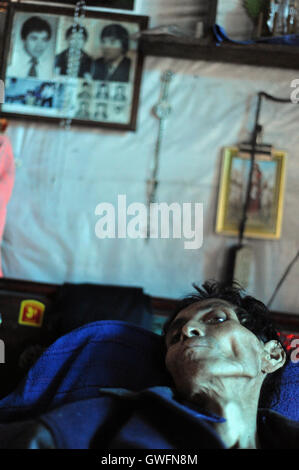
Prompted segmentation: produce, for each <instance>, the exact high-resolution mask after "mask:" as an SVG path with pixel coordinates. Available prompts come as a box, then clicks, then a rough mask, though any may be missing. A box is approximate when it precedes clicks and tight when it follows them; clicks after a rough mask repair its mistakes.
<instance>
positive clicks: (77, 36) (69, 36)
mask: <svg viewBox="0 0 299 470" xmlns="http://www.w3.org/2000/svg"><path fill="white" fill-rule="evenodd" d="M65 39H66V41H67V42H68V47H71V44H72V42H73V43H74V44H76V47H78V49H82V48H83V47H84V45H85V43H86V41H87V39H88V33H87V30H86V28H84V26H81V25H79V24H77V25H75V26H70V27H69V28H68V29H67V30H66V32H65Z"/></svg>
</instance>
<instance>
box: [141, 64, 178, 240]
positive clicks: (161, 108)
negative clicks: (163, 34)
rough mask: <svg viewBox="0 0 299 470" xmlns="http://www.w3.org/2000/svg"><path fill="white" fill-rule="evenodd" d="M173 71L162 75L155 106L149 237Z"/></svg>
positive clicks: (149, 198)
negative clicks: (155, 124)
mask: <svg viewBox="0 0 299 470" xmlns="http://www.w3.org/2000/svg"><path fill="white" fill-rule="evenodd" d="M173 75H174V74H173V72H172V71H171V70H167V71H166V72H165V73H163V75H162V79H161V81H162V87H161V98H160V100H159V101H158V103H157V104H156V105H155V106H154V109H153V111H154V115H155V116H156V117H157V118H158V119H159V129H158V137H157V141H156V146H155V154H154V166H153V170H152V174H151V178H150V179H148V180H147V205H148V223H147V239H148V238H149V236H150V205H151V204H152V203H154V202H155V199H156V191H157V187H158V180H157V176H158V170H159V163H160V154H161V148H162V142H163V138H164V131H165V120H166V119H167V117H168V116H169V115H170V113H171V106H170V104H169V103H168V92H169V85H170V81H171V79H172V77H173Z"/></svg>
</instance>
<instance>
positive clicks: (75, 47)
mask: <svg viewBox="0 0 299 470" xmlns="http://www.w3.org/2000/svg"><path fill="white" fill-rule="evenodd" d="M85 8H86V1H85V0H79V1H78V2H77V3H76V6H75V11H74V18H73V20H74V21H73V25H72V32H71V41H70V49H69V54H68V62H67V73H66V75H67V77H70V78H76V77H78V76H79V70H80V60H81V49H80V44H81V40H82V38H83V27H82V25H81V21H82V20H83V19H84V18H85ZM71 103H72V90H71V87H69V88H68V86H66V93H65V97H64V102H63V106H62V110H63V111H65V113H63V114H65V115H66V118H65V119H62V120H61V122H60V125H61V126H62V127H63V128H64V129H70V127H71V124H72V118H73V113H72V108H71Z"/></svg>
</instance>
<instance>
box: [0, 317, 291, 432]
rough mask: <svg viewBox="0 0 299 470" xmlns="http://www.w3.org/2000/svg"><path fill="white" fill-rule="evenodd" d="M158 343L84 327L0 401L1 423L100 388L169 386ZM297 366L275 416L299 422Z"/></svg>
mask: <svg viewBox="0 0 299 470" xmlns="http://www.w3.org/2000/svg"><path fill="white" fill-rule="evenodd" d="M163 353H164V350H163V341H162V338H161V337H160V336H158V335H156V334H154V333H151V332H150V331H148V330H145V329H143V328H140V327H137V326H134V325H131V324H128V323H126V322H122V321H98V322H94V323H89V324H87V325H84V326H83V327H81V328H78V329H76V330H74V331H72V332H71V333H69V334H67V335H65V336H63V337H61V338H59V339H58V340H57V341H56V342H55V343H53V344H52V345H51V346H50V347H49V348H48V349H47V350H46V351H45V353H44V354H43V355H42V356H41V357H40V359H39V360H38V361H37V363H36V364H35V365H34V366H33V367H32V369H31V370H30V371H29V373H28V375H27V376H26V378H25V379H24V380H23V381H22V382H21V384H20V385H19V386H18V388H17V389H16V390H15V391H14V392H13V393H11V394H10V395H8V396H7V397H5V398H3V399H2V400H0V422H1V423H8V422H12V421H20V420H24V419H34V418H35V417H38V416H40V415H42V414H44V413H46V412H49V411H51V410H53V409H54V408H57V407H60V406H62V405H66V404H71V403H75V402H78V401H80V400H88V399H93V398H98V397H99V388H103V387H105V388H106V387H107V388H124V389H129V390H133V391H139V390H144V389H146V388H150V387H155V386H169V385H170V384H171V380H170V377H169V376H168V374H167V373H166V371H165V367H164V359H163ZM298 371H299V365H298V364H292V363H291V364H290V365H289V366H288V367H287V368H286V369H285V372H284V377H283V389H282V398H281V401H280V403H279V404H278V405H276V406H275V407H273V409H274V410H275V411H278V412H280V413H282V414H284V415H285V416H286V417H288V418H290V419H293V420H297V421H299V406H298V403H299V374H298Z"/></svg>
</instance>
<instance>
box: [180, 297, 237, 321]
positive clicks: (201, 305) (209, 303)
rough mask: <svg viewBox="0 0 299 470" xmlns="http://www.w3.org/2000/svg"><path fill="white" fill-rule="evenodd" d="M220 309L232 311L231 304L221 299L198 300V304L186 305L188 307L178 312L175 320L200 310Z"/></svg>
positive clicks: (232, 306)
mask: <svg viewBox="0 0 299 470" xmlns="http://www.w3.org/2000/svg"><path fill="white" fill-rule="evenodd" d="M209 307H210V308H217V307H219V308H221V307H226V308H230V309H234V305H233V304H231V303H230V302H228V301H226V300H222V299H206V300H200V301H198V302H194V303H193V304H191V305H188V307H185V308H184V309H183V310H180V312H178V314H177V316H176V318H177V317H178V316H183V315H186V314H192V313H193V312H194V313H195V312H198V311H200V310H205V309H207V308H209Z"/></svg>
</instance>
